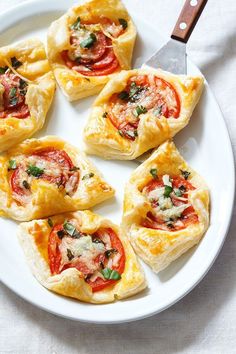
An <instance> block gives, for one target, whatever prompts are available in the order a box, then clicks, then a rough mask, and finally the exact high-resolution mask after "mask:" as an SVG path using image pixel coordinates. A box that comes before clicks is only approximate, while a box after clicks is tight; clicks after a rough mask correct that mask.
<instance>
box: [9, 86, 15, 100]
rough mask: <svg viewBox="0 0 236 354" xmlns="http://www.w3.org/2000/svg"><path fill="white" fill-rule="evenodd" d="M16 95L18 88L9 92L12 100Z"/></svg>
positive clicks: (13, 88)
mask: <svg viewBox="0 0 236 354" xmlns="http://www.w3.org/2000/svg"><path fill="white" fill-rule="evenodd" d="M15 95H16V87H12V88H11V89H10V92H9V97H10V98H12V97H14V96H15Z"/></svg>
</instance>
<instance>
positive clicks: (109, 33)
mask: <svg viewBox="0 0 236 354" xmlns="http://www.w3.org/2000/svg"><path fill="white" fill-rule="evenodd" d="M135 38H136V29H135V27H134V24H133V22H132V20H131V18H130V17H129V14H128V13H127V11H126V9H125V7H124V6H123V4H122V3H121V2H120V1H119V0H92V1H89V2H86V3H83V4H82V5H79V6H76V7H73V8H71V9H70V10H69V11H68V12H67V13H66V14H65V15H64V16H62V17H61V18H59V19H58V20H57V21H55V22H53V23H52V25H51V26H50V28H49V31H48V57H49V61H50V63H51V65H52V68H53V70H54V74H55V77H56V79H57V81H58V84H59V86H60V87H61V89H62V91H63V93H64V94H65V95H66V97H67V98H68V99H69V100H70V101H73V100H77V99H80V98H82V97H87V96H90V95H94V94H96V93H98V92H99V91H100V90H101V89H102V88H103V86H104V85H105V84H106V83H107V81H108V80H109V78H110V77H111V75H112V74H114V73H115V72H119V71H120V70H121V69H130V64H131V58H132V52H133V47H134V42H135Z"/></svg>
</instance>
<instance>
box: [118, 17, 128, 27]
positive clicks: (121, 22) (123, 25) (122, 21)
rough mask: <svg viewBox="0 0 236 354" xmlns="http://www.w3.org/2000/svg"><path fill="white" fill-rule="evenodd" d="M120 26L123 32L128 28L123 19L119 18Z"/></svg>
mask: <svg viewBox="0 0 236 354" xmlns="http://www.w3.org/2000/svg"><path fill="white" fill-rule="evenodd" d="M118 21H119V22H120V24H121V26H122V27H123V29H124V30H125V29H126V28H127V27H128V23H127V21H126V20H125V19H124V18H119V20H118Z"/></svg>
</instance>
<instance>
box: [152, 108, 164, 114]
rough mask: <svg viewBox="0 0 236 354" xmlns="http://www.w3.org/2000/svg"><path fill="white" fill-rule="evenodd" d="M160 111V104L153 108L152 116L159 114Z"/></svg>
mask: <svg viewBox="0 0 236 354" xmlns="http://www.w3.org/2000/svg"><path fill="white" fill-rule="evenodd" d="M161 111H162V106H158V107H157V108H155V109H154V111H153V114H154V116H159V115H160V114H161Z"/></svg>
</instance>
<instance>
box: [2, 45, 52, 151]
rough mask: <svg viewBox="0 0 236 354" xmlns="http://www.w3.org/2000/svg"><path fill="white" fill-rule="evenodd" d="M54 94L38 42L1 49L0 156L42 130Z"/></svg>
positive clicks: (46, 62)
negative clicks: (0, 153)
mask: <svg viewBox="0 0 236 354" xmlns="http://www.w3.org/2000/svg"><path fill="white" fill-rule="evenodd" d="M54 90H55V81H54V78H53V73H52V71H51V69H50V66H49V63H48V60H47V58H46V54H45V50H44V46H43V43H41V42H40V41H39V40H38V39H30V40H26V41H23V42H20V43H19V44H16V45H11V46H7V47H3V48H0V152H2V151H4V150H7V149H9V148H10V147H12V146H13V145H15V144H17V143H19V142H20V141H22V140H24V139H26V138H29V137H30V136H31V135H33V134H34V133H35V132H36V131H37V130H39V129H41V128H42V126H43V124H44V121H45V117H46V114H47V112H48V109H49V107H50V105H51V102H52V99H53V95H54Z"/></svg>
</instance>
